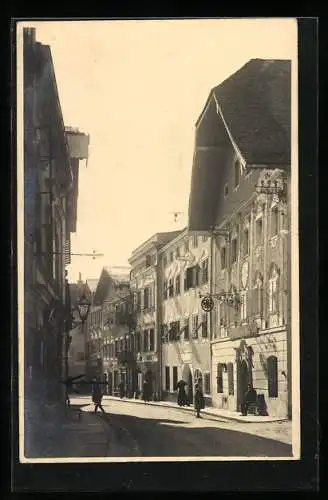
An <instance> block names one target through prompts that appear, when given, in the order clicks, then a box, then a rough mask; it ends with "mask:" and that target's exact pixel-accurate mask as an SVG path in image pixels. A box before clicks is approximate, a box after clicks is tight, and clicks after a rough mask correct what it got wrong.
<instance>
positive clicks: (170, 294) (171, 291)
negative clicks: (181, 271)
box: [169, 278, 174, 297]
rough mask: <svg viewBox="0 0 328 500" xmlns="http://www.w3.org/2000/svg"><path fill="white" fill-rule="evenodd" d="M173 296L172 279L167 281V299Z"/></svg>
mask: <svg viewBox="0 0 328 500" xmlns="http://www.w3.org/2000/svg"><path fill="white" fill-rule="evenodd" d="M173 295H174V288H173V280H172V278H171V279H169V297H173Z"/></svg>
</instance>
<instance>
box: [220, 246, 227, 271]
mask: <svg viewBox="0 0 328 500" xmlns="http://www.w3.org/2000/svg"><path fill="white" fill-rule="evenodd" d="M226 255H227V252H226V247H221V250H220V256H221V269H225V268H226V265H227V262H226Z"/></svg>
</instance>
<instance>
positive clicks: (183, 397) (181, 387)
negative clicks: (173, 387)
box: [177, 380, 189, 406]
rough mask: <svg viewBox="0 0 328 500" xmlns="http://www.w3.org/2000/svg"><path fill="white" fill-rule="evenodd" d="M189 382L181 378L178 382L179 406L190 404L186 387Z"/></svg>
mask: <svg viewBox="0 0 328 500" xmlns="http://www.w3.org/2000/svg"><path fill="white" fill-rule="evenodd" d="M186 385H187V383H186V382H185V381H184V380H179V382H178V383H177V391H178V405H179V406H186V405H187V406H189V402H188V398H187V394H186V390H185V387H186Z"/></svg>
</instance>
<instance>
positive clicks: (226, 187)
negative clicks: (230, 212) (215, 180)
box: [224, 184, 229, 198]
mask: <svg viewBox="0 0 328 500" xmlns="http://www.w3.org/2000/svg"><path fill="white" fill-rule="evenodd" d="M228 194H229V187H228V184H225V186H224V197H225V198H226V197H227V196H228Z"/></svg>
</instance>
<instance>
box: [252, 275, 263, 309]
mask: <svg viewBox="0 0 328 500" xmlns="http://www.w3.org/2000/svg"><path fill="white" fill-rule="evenodd" d="M253 304H254V306H253V307H254V313H255V314H256V315H261V316H262V313H263V278H262V275H261V274H260V273H257V276H256V279H255V286H254V290H253Z"/></svg>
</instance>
